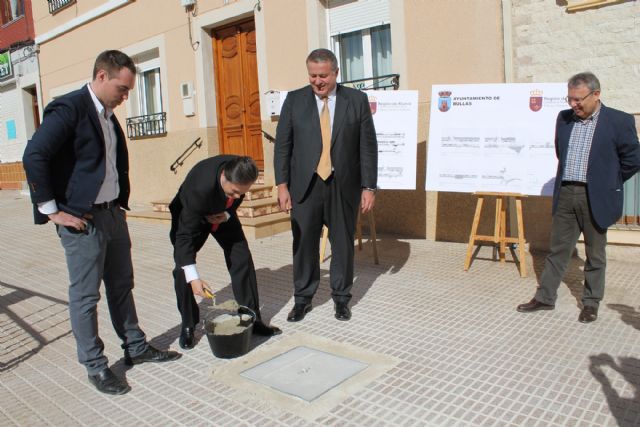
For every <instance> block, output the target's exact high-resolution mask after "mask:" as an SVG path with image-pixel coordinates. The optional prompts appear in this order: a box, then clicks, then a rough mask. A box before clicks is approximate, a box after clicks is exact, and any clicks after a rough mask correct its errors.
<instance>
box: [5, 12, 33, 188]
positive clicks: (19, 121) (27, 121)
mask: <svg viewBox="0 0 640 427" xmlns="http://www.w3.org/2000/svg"><path fill="white" fill-rule="evenodd" d="M0 17H1V19H2V26H1V27H0V188H14V189H15V188H21V186H22V183H23V182H24V180H25V176H24V171H23V169H22V163H21V160H22V152H23V151H24V148H25V146H26V141H27V139H28V138H29V137H30V136H31V135H32V134H33V132H34V131H35V129H36V128H37V127H38V125H39V123H40V122H39V119H40V117H39V116H40V113H39V108H38V96H37V85H38V79H39V72H38V58H37V52H36V47H35V46H34V38H35V33H34V26H33V19H32V15H31V0H0Z"/></svg>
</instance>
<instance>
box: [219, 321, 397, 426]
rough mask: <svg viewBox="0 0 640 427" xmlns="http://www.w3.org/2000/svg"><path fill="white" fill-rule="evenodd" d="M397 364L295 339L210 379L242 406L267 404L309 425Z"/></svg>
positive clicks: (309, 338)
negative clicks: (237, 398) (253, 401)
mask: <svg viewBox="0 0 640 427" xmlns="http://www.w3.org/2000/svg"><path fill="white" fill-rule="evenodd" d="M397 364H398V360H397V359H395V358H392V357H389V356H386V355H383V354H379V353H376V352H373V351H370V350H366V349H363V348H359V347H356V346H353V345H349V344H345V343H340V342H336V341H332V340H328V339H326V338H322V337H319V336H314V335H310V334H306V333H296V334H294V335H291V336H287V337H285V338H283V339H281V340H279V341H277V342H274V343H273V344H269V345H266V346H264V347H259V348H257V349H256V350H254V351H253V352H251V353H249V354H248V355H247V356H245V357H242V358H240V359H237V360H234V361H233V362H230V363H228V364H226V365H224V366H223V367H222V368H217V369H214V371H213V378H214V379H215V380H216V381H220V382H223V383H225V384H227V385H229V386H231V387H233V388H235V389H236V393H235V395H236V396H243V400H245V399H256V400H257V401H262V402H264V401H267V402H269V403H271V404H272V405H275V406H277V407H279V408H281V409H283V410H286V411H288V412H292V413H294V414H296V415H298V416H299V417H301V418H304V419H307V420H309V421H313V420H315V419H317V418H319V417H321V416H323V415H325V414H326V413H328V412H329V411H330V410H331V409H332V408H334V407H335V406H336V405H338V404H339V403H341V402H342V401H344V400H345V399H348V398H349V396H352V395H353V394H354V393H357V392H359V391H361V390H363V389H364V388H365V387H366V386H367V385H368V384H369V383H370V382H371V381H373V380H375V379H376V378H378V377H379V376H381V375H382V374H384V373H385V372H387V371H388V370H390V369H391V368H393V367H394V366H396V365H397Z"/></svg>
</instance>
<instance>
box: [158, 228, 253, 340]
mask: <svg viewBox="0 0 640 427" xmlns="http://www.w3.org/2000/svg"><path fill="white" fill-rule="evenodd" d="M209 235H211V236H213V238H214V239H216V241H217V242H218V245H220V247H221V248H222V250H223V251H224V259H225V261H226V264H227V269H228V270H229V275H230V276H231V288H232V289H233V296H234V298H235V300H236V301H237V302H238V304H240V305H243V306H246V307H249V308H250V309H252V310H253V311H254V312H255V313H256V316H257V319H258V320H259V319H261V316H260V301H259V299H258V281H257V279H256V270H255V267H254V265H253V258H252V257H251V252H250V251H249V245H248V244H247V239H246V238H245V236H244V232H243V231H242V225H241V224H240V221H239V220H238V218H237V217H235V216H233V217H231V218H230V219H229V221H228V222H226V223H223V224H221V225H220V227H219V228H218V230H216V231H215V232H209V231H207V230H206V229H203V232H202V234H200V235H199V236H198V237H197V238H196V241H195V242H194V246H195V249H196V252H198V251H200V249H202V246H204V243H205V242H206V241H207V238H208V237H209ZM170 237H171V243H172V244H174V243H175V230H174V229H173V228H172V230H171V233H170ZM173 278H174V288H175V292H176V299H177V301H178V311H180V316H181V317H182V327H183V328H186V327H195V325H196V324H198V322H199V321H200V309H199V308H198V304H197V303H196V300H195V298H194V295H193V291H192V290H191V286H190V285H189V284H188V283H187V282H186V279H185V275H184V270H183V269H182V268H181V267H180V266H177V265H176V266H175V268H174V270H173Z"/></svg>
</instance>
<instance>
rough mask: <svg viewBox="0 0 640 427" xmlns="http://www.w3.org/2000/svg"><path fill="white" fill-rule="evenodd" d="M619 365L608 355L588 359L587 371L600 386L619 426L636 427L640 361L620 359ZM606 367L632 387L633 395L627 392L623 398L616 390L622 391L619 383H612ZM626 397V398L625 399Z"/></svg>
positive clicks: (639, 396)
mask: <svg viewBox="0 0 640 427" xmlns="http://www.w3.org/2000/svg"><path fill="white" fill-rule="evenodd" d="M618 359H619V360H620V363H616V361H615V360H614V359H613V357H611V356H610V355H608V354H600V355H597V356H590V357H589V361H590V364H589V370H590V371H591V374H592V375H593V377H594V378H595V379H596V380H598V382H599V383H600V385H601V386H602V392H603V393H604V395H605V397H606V398H607V403H608V405H609V410H610V411H611V414H612V415H613V416H614V417H615V419H616V421H617V422H618V425H620V426H637V425H638V422H640V413H638V412H637V408H638V405H639V404H640V360H638V359H636V358H634V357H620V358H618ZM605 367H608V368H610V369H611V370H613V371H615V372H617V373H618V374H620V375H621V376H622V377H623V378H624V380H625V381H626V382H627V383H628V384H629V385H631V387H633V391H632V393H633V395H632V396H631V395H630V393H629V392H627V393H624V394H625V395H624V396H623V395H622V394H621V393H620V392H618V390H620V389H623V387H621V386H620V382H619V381H612V380H611V379H610V378H609V376H608V375H607V373H606V371H605V370H603V368H605ZM627 396H628V397H627Z"/></svg>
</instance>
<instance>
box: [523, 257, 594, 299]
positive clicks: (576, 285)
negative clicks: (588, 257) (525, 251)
mask: <svg viewBox="0 0 640 427" xmlns="http://www.w3.org/2000/svg"><path fill="white" fill-rule="evenodd" d="M547 255H548V253H547V252H540V251H532V252H531V257H532V258H533V271H534V272H535V274H536V279H537V281H538V284H539V283H540V276H542V271H543V270H544V263H545V260H546V259H547ZM583 267H584V261H583V260H582V258H580V257H579V256H578V255H577V250H575V249H574V251H573V255H572V257H571V260H570V261H569V265H568V266H567V271H565V273H564V277H563V278H562V283H564V284H565V285H566V286H567V288H569V291H570V292H571V295H573V297H574V298H575V300H576V307H578V308H582V292H583V289H584V273H583V271H582V268H583ZM531 297H532V298H533V295H532V296H531Z"/></svg>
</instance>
